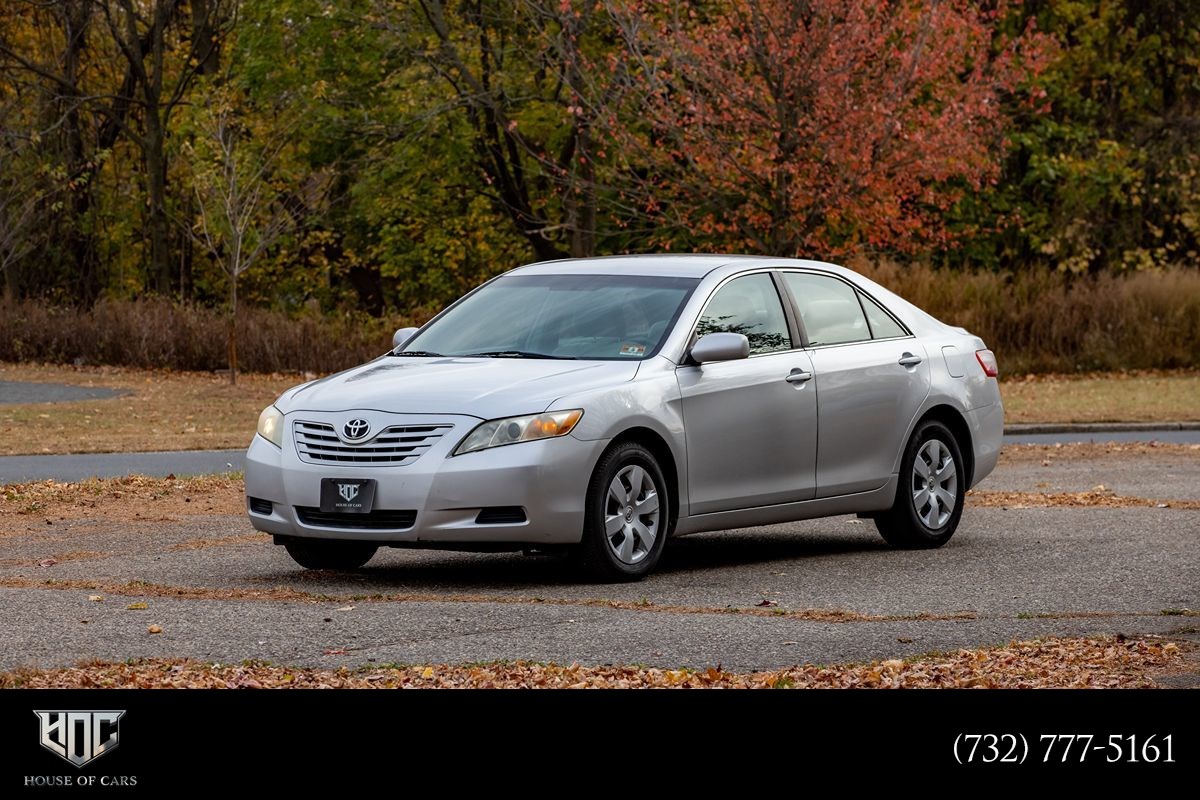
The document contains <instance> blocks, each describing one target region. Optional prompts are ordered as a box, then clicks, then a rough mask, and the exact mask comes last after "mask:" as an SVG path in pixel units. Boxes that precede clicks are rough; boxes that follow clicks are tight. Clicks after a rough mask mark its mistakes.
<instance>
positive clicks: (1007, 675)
mask: <svg viewBox="0 0 1200 800" xmlns="http://www.w3.org/2000/svg"><path fill="white" fill-rule="evenodd" d="M338 654H340V653H338ZM1182 662H1183V653H1182V652H1181V650H1180V647H1179V646H1178V645H1176V644H1174V643H1172V642H1161V641H1156V640H1133V641H1126V640H1124V639H1122V638H1121V637H1116V638H1098V639H1044V640H1038V641H1031V642H1015V643H1013V644H1010V645H1008V646H1006V647H1000V648H990V649H982V650H959V651H957V652H954V653H950V654H946V655H938V656H929V657H925V658H921V659H917V660H913V661H903V660H900V659H889V660H886V661H879V662H875V663H872V664H861V665H850V666H841V667H817V666H811V665H810V666H798V667H791V668H788V669H782V670H773V671H767V672H743V673H738V672H729V671H726V670H723V669H721V668H720V667H709V668H707V669H705V670H703V671H697V670H691V669H686V668H679V669H665V670H664V669H658V668H645V667H630V666H612V665H606V666H598V667H591V666H581V665H579V664H571V665H569V666H560V665H557V664H535V663H532V662H527V661H516V662H498V663H492V664H473V665H462V666H458V665H446V664H432V665H421V666H410V667H395V668H379V667H371V668H369V669H360V670H352V669H345V668H342V669H337V670H329V669H298V668H285V667H276V666H272V665H270V664H266V663H256V662H247V663H245V664H241V665H237V666H234V665H226V664H202V663H198V662H195V661H187V660H183V661H166V660H159V659H143V660H135V661H130V662H125V663H119V664H105V663H99V662H97V663H89V664H81V665H80V666H77V667H71V668H66V669H51V670H35V669H20V670H16V671H13V672H8V673H0V688H8V687H16V686H24V687H80V686H97V687H130V688H133V687H141V688H446V689H450V688H522V689H541V688H557V689H568V688H570V689H586V688H681V689H682V688H690V689H702V688H774V689H783V688H815V687H821V688H879V689H892V688H1048V687H1062V688H1065V687H1093V688H1099V687H1146V686H1153V685H1154V681H1153V678H1152V673H1153V672H1154V671H1156V670H1161V669H1170V668H1176V667H1178V666H1179V665H1180V664H1181V663H1182Z"/></svg>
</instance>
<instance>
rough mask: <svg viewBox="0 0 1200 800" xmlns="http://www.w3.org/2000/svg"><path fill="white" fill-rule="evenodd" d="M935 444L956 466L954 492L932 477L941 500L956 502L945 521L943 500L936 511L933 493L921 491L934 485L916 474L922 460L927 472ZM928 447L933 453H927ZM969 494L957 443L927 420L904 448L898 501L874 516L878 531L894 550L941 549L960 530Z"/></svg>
mask: <svg viewBox="0 0 1200 800" xmlns="http://www.w3.org/2000/svg"><path fill="white" fill-rule="evenodd" d="M933 443H937V444H938V445H940V446H941V447H942V448H944V449H945V453H946V454H948V457H949V458H950V459H952V460H953V464H954V477H955V478H956V480H954V481H953V484H954V486H953V492H951V491H950V489H949V488H948V486H949V483H950V481H949V479H946V480H945V483H943V482H942V481H939V480H938V479H937V472H936V471H934V472H933V473H932V475H933V477H932V479H929V480H931V481H936V482H937V484H938V487H937V488H940V489H941V493H939V495H938V497H939V498H940V497H941V496H951V497H953V498H954V508H953V509H952V510H951V511H950V513H949V515H948V517H946V518H945V519H942V516H943V515H944V513H945V506H944V504H943V502H942V500H940V499H936V502H937V508H934V507H933V501H934V500H935V498H934V497H933V496H932V494H931V492H930V490H929V489H925V491H921V490H922V487H925V486H929V485H931V483H928V482H925V481H926V479H923V478H921V476H920V474H919V473H918V472H916V471H915V470H914V467H915V466H916V463H917V459H918V458H921V463H922V464H925V465H926V467H927V468H928V465H929V464H930V459H929V458H928V456H929V454H930V450H931V449H936V448H934V445H933ZM927 446H928V447H929V448H930V449H926V448H927ZM923 451H924V452H923ZM939 454H940V451H939ZM944 458H945V456H943V460H939V463H940V464H941V465H942V468H943V473H942V474H947V473H946V472H945V465H946V462H945V461H944ZM935 466H936V465H935ZM917 493H920V498H919V499H915V498H914V495H915V494H917ZM966 494H967V473H966V462H965V461H964V460H963V457H962V450H961V449H960V448H959V446H958V440H957V439H955V438H954V434H953V433H952V432H951V430H950V429H949V428H947V427H946V426H945V425H943V424H942V423H940V422H938V421H937V420H926V421H925V422H922V423H921V424H919V425H917V428H916V430H914V431H913V434H912V437H911V438H910V439H909V440H908V445H907V446H906V447H905V448H904V458H902V459H901V461H900V479H899V485H898V486H897V487H896V501H895V503H894V504H893V505H892V507H891V508H890V509H889V510H887V511H884V512H882V513H880V514H877V515H876V516H875V527H876V528H878V529H879V533H880V535H881V536H883V539H884V541H886V542H887V543H888V544H890V545H891V546H892V547H897V548H903V549H906V550H920V549H928V548H933V547H941V546H942V545H944V544H945V543H946V542H948V541H950V537H951V536H953V535H954V531H955V530H956V529H957V528H958V521H959V519H960V518H961V517H962V510H963V501H964V500H965V498H966Z"/></svg>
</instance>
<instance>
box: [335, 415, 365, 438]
mask: <svg viewBox="0 0 1200 800" xmlns="http://www.w3.org/2000/svg"><path fill="white" fill-rule="evenodd" d="M369 430H371V424H370V423H369V422H367V421H366V420H365V419H352V420H350V421H349V422H347V423H346V424H345V425H343V426H342V433H343V434H344V435H345V436H346V438H347V439H361V438H363V437H364V436H366V435H367V431H369Z"/></svg>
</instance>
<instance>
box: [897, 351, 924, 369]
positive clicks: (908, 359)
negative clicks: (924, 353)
mask: <svg viewBox="0 0 1200 800" xmlns="http://www.w3.org/2000/svg"><path fill="white" fill-rule="evenodd" d="M924 360H925V359H923V358H921V357H920V356H914V355H913V354H912V353H905V354H904V355H902V356H900V360H899V361H897V362H896V363H897V364H899V365H900V366H902V367H915V366H916V365H917V364H920V363H921V362H922V361H924Z"/></svg>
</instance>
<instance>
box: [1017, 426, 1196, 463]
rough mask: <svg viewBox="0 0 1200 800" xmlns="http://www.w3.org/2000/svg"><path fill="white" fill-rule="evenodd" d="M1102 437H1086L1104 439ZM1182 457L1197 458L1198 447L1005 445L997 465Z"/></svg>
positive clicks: (1162, 444)
mask: <svg viewBox="0 0 1200 800" xmlns="http://www.w3.org/2000/svg"><path fill="white" fill-rule="evenodd" d="M1103 435H1104V434H1102V433H1101V434H1087V436H1103ZM1181 455H1187V456H1196V455H1200V444H1182V443H1176V442H1075V443H1071V444H1061V443H1060V444H1006V445H1004V446H1003V447H1002V448H1001V449H1000V464H1001V466H1003V465H1005V464H1017V463H1022V462H1028V461H1037V462H1041V463H1042V464H1043V465H1044V466H1051V465H1052V464H1053V463H1055V462H1056V461H1073V460H1088V459H1099V458H1110V457H1113V458H1128V457H1130V456H1146V457H1151V458H1154V457H1162V458H1178V457H1179V456H1181Z"/></svg>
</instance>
